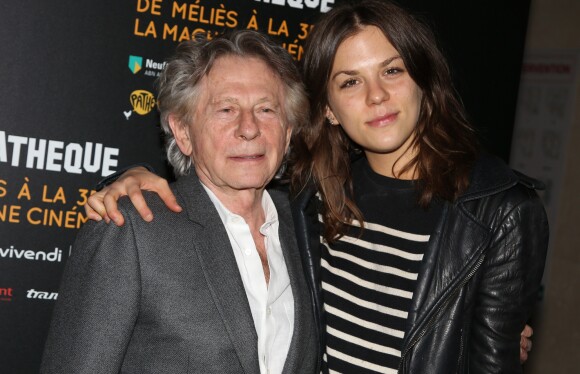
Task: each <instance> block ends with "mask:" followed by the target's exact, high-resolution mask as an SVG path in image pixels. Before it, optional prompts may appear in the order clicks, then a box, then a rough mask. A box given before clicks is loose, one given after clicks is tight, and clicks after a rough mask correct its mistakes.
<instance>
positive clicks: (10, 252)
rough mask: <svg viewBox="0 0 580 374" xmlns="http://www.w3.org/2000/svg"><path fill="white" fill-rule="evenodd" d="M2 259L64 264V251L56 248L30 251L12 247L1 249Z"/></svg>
mask: <svg viewBox="0 0 580 374" xmlns="http://www.w3.org/2000/svg"><path fill="white" fill-rule="evenodd" d="M0 259H9V260H24V261H43V262H44V261H46V262H62V250H61V249H58V247H55V248H54V250H52V251H51V250H46V251H42V250H40V251H33V250H30V249H19V248H15V247H14V246H13V245H11V246H10V247H6V248H2V247H0Z"/></svg>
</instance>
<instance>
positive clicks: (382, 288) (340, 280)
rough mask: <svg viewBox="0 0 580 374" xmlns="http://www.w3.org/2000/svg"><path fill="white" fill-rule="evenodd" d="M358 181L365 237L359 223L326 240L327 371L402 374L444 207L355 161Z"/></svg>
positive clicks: (356, 192) (357, 195) (356, 190)
mask: <svg viewBox="0 0 580 374" xmlns="http://www.w3.org/2000/svg"><path fill="white" fill-rule="evenodd" d="M353 183H354V195H355V201H356V203H357V206H358V207H359V209H361V211H362V213H363V217H364V218H365V223H364V229H363V231H362V235H361V231H360V223H359V222H358V221H355V222H353V223H352V225H351V226H350V228H349V230H348V232H347V234H346V235H345V236H343V237H342V238H340V240H338V241H337V242H336V243H332V244H330V245H328V244H327V243H326V242H325V241H324V240H323V244H324V245H323V252H322V260H321V265H322V270H321V281H322V289H323V298H324V307H325V311H326V323H327V324H326V326H327V327H326V332H327V336H326V343H327V344H326V354H325V356H324V361H325V365H324V366H325V369H324V371H328V372H329V373H356V374H363V373H396V372H397V368H398V366H399V361H400V358H401V347H402V344H403V338H404V336H405V332H406V327H407V326H406V321H407V315H408V313H409V310H410V307H411V300H412V298H413V292H414V290H415V286H416V283H417V278H418V276H419V271H420V267H421V263H422V260H423V256H424V254H425V251H426V250H427V246H428V243H429V236H430V234H431V231H432V230H433V229H434V227H435V224H436V223H437V220H438V218H439V216H440V215H441V207H442V205H441V204H439V203H433V204H432V206H431V207H430V208H429V209H427V210H425V209H422V208H420V207H419V206H418V205H417V193H416V190H415V188H414V186H413V182H412V181H404V180H397V179H392V178H388V177H384V176H381V175H378V174H376V173H374V172H373V171H372V170H371V168H370V167H369V165H368V163H367V162H366V159H364V158H363V159H361V160H359V161H357V162H356V163H355V164H353ZM319 219H321V217H319ZM321 240H322V239H321Z"/></svg>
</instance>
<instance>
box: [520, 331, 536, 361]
mask: <svg viewBox="0 0 580 374" xmlns="http://www.w3.org/2000/svg"><path fill="white" fill-rule="evenodd" d="M533 334H534V330H533V329H532V327H531V326H529V325H526V326H525V327H524V329H523V330H522V333H521V338H520V362H521V363H522V364H523V363H524V362H526V360H527V359H528V352H529V351H531V350H532V335H533Z"/></svg>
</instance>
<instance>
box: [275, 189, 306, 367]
mask: <svg viewBox="0 0 580 374" xmlns="http://www.w3.org/2000/svg"><path fill="white" fill-rule="evenodd" d="M270 196H271V197H272V200H273V201H274V203H275V205H276V210H277V212H278V220H279V237H280V244H281V246H282V252H283V254H284V261H285V262H286V268H287V269H288V276H289V278H290V286H291V287H292V295H293V297H294V331H293V333H292V340H291V342H290V348H289V349H288V356H287V357H286V362H285V363H284V369H283V373H288V374H291V373H296V372H297V370H298V368H299V367H300V365H301V362H300V360H301V359H302V358H303V357H305V356H306V355H305V353H304V349H305V347H307V346H308V344H306V342H307V340H308V339H309V338H310V339H312V338H311V335H312V334H314V333H315V327H314V326H313V325H312V321H313V319H312V318H313V311H312V308H311V303H310V293H309V292H308V286H307V285H306V281H305V279H304V271H303V269H302V263H301V259H300V253H299V251H298V246H297V244H296V235H295V233H294V223H293V220H292V215H291V212H290V206H289V203H288V200H287V199H288V197H287V195H286V194H282V193H277V192H276V191H271V192H270Z"/></svg>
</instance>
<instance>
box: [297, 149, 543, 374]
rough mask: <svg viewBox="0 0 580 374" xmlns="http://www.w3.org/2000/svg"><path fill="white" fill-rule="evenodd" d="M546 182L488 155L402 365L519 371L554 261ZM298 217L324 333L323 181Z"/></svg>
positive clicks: (454, 220) (425, 286)
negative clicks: (319, 198) (525, 332)
mask: <svg viewBox="0 0 580 374" xmlns="http://www.w3.org/2000/svg"><path fill="white" fill-rule="evenodd" d="M540 186H541V184H540V183H539V182H538V181H536V180H534V179H531V178H529V177H526V176H524V175H522V174H519V173H517V172H515V171H512V170H511V169H509V168H508V167H507V166H506V165H505V164H504V163H503V162H501V161H500V160H498V159H496V158H493V157H492V156H487V155H483V156H481V157H480V159H479V160H478V161H477V163H476V165H475V166H474V169H473V172H472V176H471V181H470V186H469V188H468V190H467V191H466V192H465V193H464V194H463V195H462V196H460V197H459V198H458V199H457V200H456V201H455V202H452V203H446V204H445V207H444V209H443V214H442V217H441V219H440V222H439V223H438V224H437V227H436V230H435V232H434V233H433V235H431V239H430V242H429V248H428V250H427V252H426V254H425V257H424V259H423V264H422V270H421V272H420V273H419V278H418V281H417V288H416V290H415V293H414V295H413V301H412V306H411V310H410V311H409V317H408V327H407V332H406V335H405V339H404V343H403V349H402V350H401V362H400V366H399V373H413V374H414V373H429V374H430V373H434V374H439V373H441V374H448V373H519V372H521V370H522V368H521V365H520V362H519V342H520V332H521V331H522V329H523V327H524V325H525V323H526V321H527V319H528V318H529V315H530V312H531V310H532V308H533V305H534V302H535V301H536V300H537V298H538V290H539V288H540V282H541V279H542V273H543V270H544V263H545V259H546V250H547V246H548V222H547V218H546V213H545V210H544V208H543V206H542V203H541V201H540V199H539V197H538V196H537V194H536V192H535V189H538V187H540ZM292 205H293V207H292V209H293V216H294V221H295V226H296V234H297V236H298V246H299V247H300V250H301V252H302V253H301V254H302V259H303V262H304V268H305V272H306V277H307V280H308V283H309V286H310V287H311V291H312V292H311V294H312V298H313V304H314V305H315V307H316V318H317V322H318V325H319V328H320V336H321V337H322V339H321V349H323V350H324V349H325V348H324V347H325V342H324V331H325V327H324V306H323V301H322V293H321V284H320V281H319V272H320V227H319V223H318V217H317V211H316V205H317V204H316V197H315V190H314V189H313V188H311V189H308V190H305V191H303V192H302V193H301V194H300V195H298V196H297V197H295V198H294V199H292Z"/></svg>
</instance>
